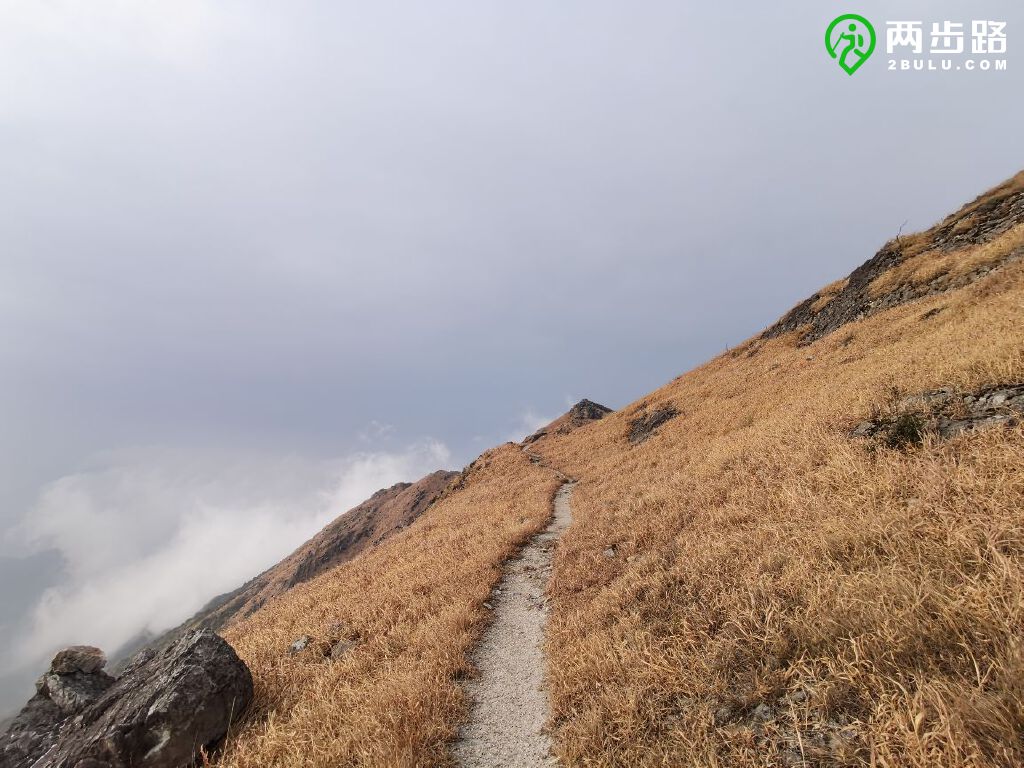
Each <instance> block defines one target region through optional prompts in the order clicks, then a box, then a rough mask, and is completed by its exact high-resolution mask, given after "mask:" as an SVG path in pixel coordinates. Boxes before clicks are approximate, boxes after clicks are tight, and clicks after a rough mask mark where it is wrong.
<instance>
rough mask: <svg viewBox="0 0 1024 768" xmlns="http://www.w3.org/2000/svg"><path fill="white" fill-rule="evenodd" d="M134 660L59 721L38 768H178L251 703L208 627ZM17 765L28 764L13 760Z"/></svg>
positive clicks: (241, 672)
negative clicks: (57, 732) (91, 699)
mask: <svg viewBox="0 0 1024 768" xmlns="http://www.w3.org/2000/svg"><path fill="white" fill-rule="evenodd" d="M136 661H137V662H138V663H136ZM136 661H133V664H132V666H131V667H130V669H129V670H128V671H127V672H126V673H125V674H123V675H122V676H121V677H120V678H118V679H117V681H116V682H115V683H114V684H113V685H112V686H110V688H108V689H107V690H106V691H105V692H104V693H103V694H102V695H101V696H100V697H99V698H98V699H97V700H96V701H95V702H93V703H92V704H90V705H89V706H88V707H86V708H85V709H84V710H83V711H82V712H81V713H80V714H79V715H77V716H76V717H74V718H71V719H69V720H68V721H66V722H65V724H64V726H63V728H62V729H61V731H60V736H59V738H58V739H57V742H56V744H54V745H53V746H52V747H51V748H50V749H49V751H48V752H47V753H46V754H45V755H44V756H43V757H42V759H41V761H40V763H39V766H48V767H49V768H85V767H86V766H89V768H128V767H129V766H131V767H132V768H181V766H186V765H190V764H192V762H193V761H194V759H195V757H196V753H197V751H198V750H199V749H200V748H201V747H209V746H212V745H214V744H216V743H217V742H219V741H220V740H221V739H222V738H223V737H224V735H225V734H226V733H227V730H228V726H229V725H230V724H231V722H232V721H234V720H237V719H238V717H239V715H240V714H241V713H242V712H243V711H244V710H245V709H246V707H248V705H249V703H250V701H251V700H252V694H253V687H252V676H251V675H250V673H249V670H248V668H247V667H246V666H245V664H244V663H243V662H242V661H241V659H239V658H238V656H237V655H236V654H235V651H234V649H232V648H231V646H230V645H228V644H227V643H226V642H225V641H224V640H223V639H221V638H220V637H218V636H217V635H215V634H214V633H213V632H211V631H210V630H208V629H204V630H199V631H196V632H191V633H189V634H187V635H185V636H184V637H182V638H181V639H180V640H179V641H178V642H176V643H175V644H174V645H172V646H170V647H169V648H167V649H165V650H163V651H162V652H161V653H159V654H157V655H152V656H150V657H149V658H148V659H145V657H137V658H136ZM21 765H31V764H12V766H17V768H20V766H21Z"/></svg>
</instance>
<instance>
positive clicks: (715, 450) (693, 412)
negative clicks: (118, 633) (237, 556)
mask: <svg viewBox="0 0 1024 768" xmlns="http://www.w3.org/2000/svg"><path fill="white" fill-rule="evenodd" d="M1022 228H1024V174H1020V175H1018V176H1016V177H1014V178H1013V179H1011V180H1010V181H1008V182H1007V183H1006V184H1004V185H1002V186H1000V187H998V188H996V189H994V190H992V191H990V192H988V193H986V194H985V195H983V196H982V197H980V198H978V200H976V201H974V202H973V203H971V204H970V205H968V206H966V207H965V208H964V209H962V210H961V211H960V212H958V213H957V214H954V215H952V216H950V217H948V218H947V219H946V220H944V221H943V222H940V224H938V225H936V227H934V228H932V229H931V230H929V231H928V232H924V233H921V234H918V235H914V236H911V237H904V238H901V239H900V240H898V241H894V242H891V243H889V244H887V245H886V246H885V247H884V248H883V249H882V250H881V251H880V252H879V254H878V255H876V256H875V257H874V258H873V259H871V260H870V261H869V262H867V263H866V264H865V265H864V266H862V267H861V268H859V269H858V270H856V271H855V272H854V273H853V274H852V275H851V276H850V277H849V278H847V279H846V280H842V281H839V282H837V283H834V284H833V285H831V286H829V287H828V288H827V289H825V290H823V291H822V292H821V293H819V294H816V295H815V296H813V297H811V298H809V299H808V300H807V301H806V302H804V303H803V304H801V305H800V306H798V307H797V308H795V309H794V310H793V311H792V312H790V313H789V314H788V315H786V316H785V317H784V318H783V319H782V320H780V322H779V323H778V324H776V325H775V326H773V327H772V328H771V329H769V330H768V331H767V332H766V333H764V334H762V335H760V336H758V337H755V338H753V339H751V340H749V341H748V342H746V343H744V344H743V345H741V346H739V347H737V348H736V349H733V350H730V351H729V352H727V353H725V354H723V355H721V356H719V357H718V358H716V359H714V360H712V361H710V362H708V363H707V364H705V365H703V366H701V367H700V368H697V369H696V370H694V371H691V372H690V373H687V374H685V375H683V376H681V377H679V378H678V379H676V380H674V381H673V382H671V383H670V384H668V385H666V386H665V387H663V388H662V389H660V390H657V391H656V392H653V393H651V394H650V395H648V396H646V397H644V398H643V399H641V400H640V401H638V402H636V403H634V404H632V405H629V406H627V407H625V408H623V409H622V410H620V411H618V412H615V413H612V414H609V415H606V416H604V418H601V419H600V420H595V421H592V422H587V423H585V424H582V425H580V426H579V427H578V428H576V429H572V430H565V431H562V430H551V431H549V432H544V433H543V434H540V435H538V436H536V437H535V439H533V440H532V441H531V442H530V444H529V445H528V446H527V450H528V451H529V453H530V454H534V455H536V456H537V457H539V459H540V461H539V462H534V461H531V460H530V459H529V457H528V456H527V455H526V453H525V452H524V451H523V450H521V449H520V447H519V446H515V445H511V444H510V445H506V446H503V447H500V448H497V449H495V450H493V451H491V452H489V453H487V454H485V455H484V456H483V457H482V458H481V459H480V460H478V462H477V463H476V464H475V465H473V466H472V467H471V468H470V469H468V470H467V471H466V472H465V473H463V475H462V476H461V477H460V478H459V480H458V481H457V482H456V483H455V484H454V485H453V486H451V487H450V488H449V490H448V491H446V492H445V493H444V494H443V495H442V497H441V499H440V500H439V501H438V502H436V503H435V504H434V505H433V506H432V507H430V508H429V509H428V510H427V511H426V512H425V513H424V514H423V515H422V516H421V517H420V518H419V519H418V521H417V522H416V523H414V524H413V525H412V526H411V527H409V528H408V529H407V530H405V531H403V532H401V533H399V534H397V535H395V536H394V537H393V538H391V539H390V540H388V541H386V542H384V543H382V544H381V545H380V546H378V547H375V548H373V549H370V550H368V551H366V552H364V553H363V554H362V555H361V556H359V557H358V558H356V559H355V560H352V561H351V562H348V563H346V564H344V565H341V566H339V567H337V568H335V569H333V570H331V571H328V572H327V573H325V574H323V575H321V576H319V577H317V578H316V579H314V580H312V581H310V582H308V583H306V584H302V585H299V586H297V587H295V588H294V589H293V590H292V591H291V592H288V593H286V594H284V595H281V596H280V597H278V598H275V599H273V600H271V601H270V602H268V603H267V604H266V605H265V606H264V607H263V608H262V609H261V610H259V611H257V612H256V613H255V614H253V615H252V616H251V617H250V618H248V619H247V620H246V621H244V622H241V623H239V624H237V625H235V626H234V627H233V628H232V629H231V630H230V631H229V633H228V634H227V637H228V640H229V641H230V642H231V643H232V644H233V645H234V646H235V647H236V648H237V649H238V651H239V653H240V655H241V656H242V657H243V658H244V659H245V660H246V661H247V662H248V663H249V665H250V667H251V668H252V671H253V676H254V678H255V680H256V687H257V691H256V696H257V700H258V706H257V708H256V711H255V712H254V713H253V714H252V716H251V717H250V719H249V720H248V724H247V725H245V726H244V727H243V728H242V729H241V730H240V731H238V732H237V733H235V734H234V735H233V736H232V737H231V738H230V739H229V741H228V744H227V747H226V751H225V755H224V756H223V757H222V758H221V760H220V762H221V763H222V764H223V765H230V766H267V765H288V766H299V765H306V766H344V765H366V764H375V765H409V766H412V765H445V764H449V763H450V762H451V752H450V740H451V739H452V738H453V736H454V734H455V732H456V728H457V726H458V724H459V722H460V721H461V720H462V719H463V718H464V717H465V716H466V704H465V701H464V696H463V693H462V691H461V688H460V685H459V679H460V677H461V676H464V675H466V674H468V673H470V672H471V670H469V669H468V664H467V661H466V659H467V653H468V652H469V650H470V649H471V648H472V647H473V644H474V643H475V642H476V641H477V639H478V638H479V636H480V633H481V631H482V629H483V627H484V625H485V622H486V620H487V616H488V611H487V608H486V606H485V605H484V603H485V601H486V600H487V598H488V595H489V593H490V590H491V588H492V587H493V585H494V584H495V583H496V582H497V580H498V578H499V576H500V568H501V564H502V562H503V561H504V560H505V559H506V558H507V557H508V556H509V555H510V554H511V553H513V552H514V551H515V549H516V547H517V546H518V545H520V544H521V543H522V542H524V541H525V540H526V539H528V538H529V537H530V536H531V535H532V534H534V533H535V532H537V531H538V530H540V529H541V528H543V526H544V524H545V523H546V521H547V519H548V517H549V516H550V514H551V500H552V496H553V494H554V492H555V489H556V488H557V486H558V485H559V482H560V481H559V480H558V478H557V476H556V475H555V473H554V472H553V471H552V469H554V470H558V471H560V472H562V473H565V474H566V475H568V476H571V477H573V478H575V479H576V480H578V482H577V484H576V486H575V490H574V494H573V502H572V504H573V524H572V526H571V527H570V528H569V530H568V531H567V533H566V534H565V535H564V537H563V539H562V541H561V544H560V546H559V549H558V551H557V554H556V557H555V569H554V574H553V577H552V580H551V582H550V584H549V589H548V591H549V596H550V598H551V601H552V607H553V614H552V619H551V624H550V626H549V631H548V642H547V652H548V657H549V660H550V667H551V669H550V688H551V696H552V707H553V722H552V728H553V735H554V741H555V743H556V745H557V747H556V748H557V750H558V753H559V755H560V757H561V758H562V761H563V763H564V764H567V765H594V766H597V765H630V766H633V765H651V766H654V765H658V766H664V765H671V766H677V765H678V766H685V765H700V766H755V765H758V766H763V765H794V766H798V765H806V766H868V765H872V766H890V767H891V768H896V766H921V767H922V768H923V767H924V766H950V767H952V766H1012V765H1020V764H1024V515H1022V512H1021V510H1022V508H1024V472H1022V471H1021V469H1022V468H1024V426H1022V425H1021V423H1020V419H1016V418H1015V417H1014V412H1013V410H1012V408H1011V406H1013V404H1014V403H1018V404H1022V405H1024V399H1022V398H1021V397H1020V395H1021V393H1022V392H1024V389H1022V386H1021V383H1022V382H1024V332H1022V329H1024V259H1022V256H1024V241H1022V232H1024V229H1022ZM937 425H946V427H949V425H954V426H955V425H960V426H959V427H956V428H952V427H950V428H946V427H943V428H942V429H940V428H939V426H937ZM975 426H977V427H978V428H977V429H975V428H973V427H975ZM549 467H550V469H549ZM302 635H309V636H310V637H311V638H313V641H312V645H311V647H310V648H307V649H306V650H303V651H301V652H299V653H294V654H292V653H289V650H288V649H289V645H290V644H291V643H292V642H293V641H294V640H295V639H296V638H298V637H300V636H302ZM339 640H349V641H354V643H355V644H354V645H345V646H344V647H345V648H350V650H346V651H345V652H344V653H343V654H342V655H341V656H340V658H338V659H336V660H331V659H330V658H328V657H327V656H325V652H328V654H329V651H330V649H331V648H332V647H336V643H337V642H338V641H339Z"/></svg>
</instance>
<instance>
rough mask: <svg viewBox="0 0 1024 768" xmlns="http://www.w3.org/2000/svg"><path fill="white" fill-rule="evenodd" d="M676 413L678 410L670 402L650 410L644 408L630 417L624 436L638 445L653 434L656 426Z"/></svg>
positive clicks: (677, 413) (673, 416) (676, 414)
mask: <svg viewBox="0 0 1024 768" xmlns="http://www.w3.org/2000/svg"><path fill="white" fill-rule="evenodd" d="M678 415H679V410H678V409H677V408H676V407H675V406H674V405H672V404H671V403H668V404H666V405H662V406H659V407H657V408H652V409H651V410H647V409H646V408H644V409H642V410H641V411H640V413H639V414H638V415H637V416H635V417H634V418H632V419H630V421H629V432H628V433H627V435H626V436H627V437H628V438H629V442H630V443H631V444H632V445H638V444H640V443H642V442H644V441H645V440H646V439H647V438H649V437H650V436H651V435H653V434H654V433H655V432H656V431H657V429H658V427H660V426H661V425H662V424H664V423H665V422H666V421H669V420H670V419H674V418H675V417H676V416H678Z"/></svg>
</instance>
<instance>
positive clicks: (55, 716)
mask: <svg viewBox="0 0 1024 768" xmlns="http://www.w3.org/2000/svg"><path fill="white" fill-rule="evenodd" d="M106 663H107V660H106V657H105V656H104V655H103V651H101V650H100V649H99V648H93V647H91V646H84V645H76V646H74V647H72V648H67V649H65V650H63V651H61V652H60V653H58V654H57V655H56V656H55V657H54V658H53V662H52V663H51V664H50V668H49V670H47V672H46V674H44V675H43V676H42V677H40V678H39V680H38V681H37V682H36V694H35V695H34V696H33V697H32V698H31V699H29V702H28V704H26V705H25V707H24V708H23V709H22V710H21V712H20V713H18V715H17V717H15V718H14V719H13V720H12V721H11V722H10V723H9V724H8V726H7V728H6V730H5V732H4V734H3V736H2V737H0V767H2V768H17V767H18V766H27V765H32V763H34V762H35V761H36V759H37V758H38V757H39V756H40V755H42V754H43V753H45V752H46V751H47V750H48V749H50V747H52V746H53V744H54V742H56V740H57V735H58V733H59V731H60V727H61V725H62V724H63V723H64V722H65V721H67V720H68V718H70V717H72V716H73V715H76V714H78V713H79V712H81V711H82V710H83V709H85V708H86V707H87V706H88V705H89V704H91V703H92V702H94V701H96V699H98V698H99V697H100V695H102V694H103V692H104V691H106V690H107V689H108V688H110V686H112V685H113V684H114V678H112V677H111V676H110V675H108V674H107V673H106V672H104V671H103V667H104V666H106Z"/></svg>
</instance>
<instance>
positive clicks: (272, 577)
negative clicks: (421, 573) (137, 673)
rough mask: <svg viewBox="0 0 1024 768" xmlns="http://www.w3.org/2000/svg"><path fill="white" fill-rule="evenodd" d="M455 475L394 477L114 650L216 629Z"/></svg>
mask: <svg viewBox="0 0 1024 768" xmlns="http://www.w3.org/2000/svg"><path fill="white" fill-rule="evenodd" d="M458 476H459V473H458V472H451V471H448V470H438V471H436V472H432V473H431V474H429V475H427V476H426V477H422V478H420V479H419V480H417V481H416V482H414V483H396V484H395V485H392V486H391V487H390V488H382V489H381V490H379V491H377V492H376V493H374V494H373V495H372V496H371V497H370V498H369V499H367V500H366V501H364V502H362V503H361V504H359V505H358V506H356V507H353V508H352V509H350V510H349V511H348V512H345V513H343V514H341V515H339V516H338V517H337V518H336V519H334V520H333V521H332V522H330V523H328V524H327V525H326V526H325V527H324V528H323V530H321V531H320V532H319V533H318V534H316V535H315V536H314V537H313V538H311V539H310V540H309V541H307V542H306V543H305V544H303V545H302V546H301V547H299V548H298V549H296V550H295V551H294V552H292V554H290V555H288V557H286V558H285V559H284V560H282V561H281V562H279V563H278V564H277V565H274V566H273V567H271V568H269V569H267V570H266V571H264V572H263V573H261V574H260V575H259V576H256V577H255V578H253V579H250V580H249V581H248V582H246V583H245V584H243V585H242V586H241V587H239V588H238V589H236V590H233V591H231V592H227V593H225V594H222V595H218V596H217V597H215V598H213V599H212V600H210V602H208V603H207V604H206V605H205V606H203V608H202V609H201V610H200V611H199V612H198V613H196V614H195V615H194V616H192V618H190V619H188V620H187V621H185V622H184V623H183V624H181V625H179V626H177V627H175V628H174V629H171V630H169V631H167V632H165V633H164V634H163V635H160V636H158V637H156V638H152V637H146V636H144V637H140V638H139V639H138V640H136V641H135V642H134V643H130V644H129V645H128V646H126V647H124V648H122V649H121V650H120V652H119V653H118V656H120V657H121V658H122V659H126V658H127V657H129V656H131V655H132V653H134V652H135V651H137V650H138V649H140V648H142V647H145V646H149V647H155V648H162V647H164V646H166V645H168V644H169V643H171V642H173V640H174V639H175V638H177V637H180V636H181V635H182V634H184V633H185V632H187V631H189V630H192V629H204V628H207V629H212V630H215V631H217V630H220V629H223V628H224V627H226V626H228V625H230V624H232V623H234V622H235V621H240V620H241V619H244V618H246V617H248V616H251V615H252V614H253V613H255V612H256V611H257V610H259V609H260V608H261V607H262V606H263V605H264V604H265V603H266V602H267V601H268V600H270V599H272V598H274V597H276V596H278V595H281V594H283V593H285V592H287V591H288V590H289V589H291V588H292V587H294V586H296V585H297V584H301V583H303V582H305V581H309V580H310V579H312V578H314V577H316V576H318V575H319V574H321V573H323V572H324V571H327V570H329V569H331V568H333V567H335V566H337V565H340V564H342V563H344V562H347V561H349V560H351V559H352V558H354V557H356V556H357V555H358V554H360V553H361V552H363V551H364V550H365V549H367V548H369V547H371V546H374V545H376V544H379V543H381V542H382V541H384V540H385V539H387V538H388V537H390V536H391V535H392V534H394V533H396V532H397V531H400V530H402V529H404V528H406V527H407V526H409V525H410V524H411V523H412V522H413V521H415V520H416V518H418V517H419V516H420V515H421V514H423V512H424V511H426V510H427V508H429V507H430V505H431V504H432V503H433V502H434V501H435V500H436V499H437V498H438V497H439V496H440V495H441V494H442V492H443V491H444V490H445V489H446V488H447V487H448V485H449V484H450V483H451V482H452V481H453V480H454V479H455V478H456V477H458Z"/></svg>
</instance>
